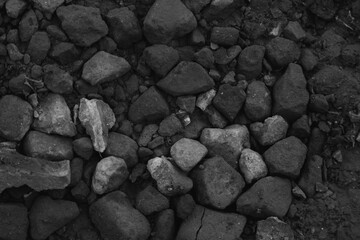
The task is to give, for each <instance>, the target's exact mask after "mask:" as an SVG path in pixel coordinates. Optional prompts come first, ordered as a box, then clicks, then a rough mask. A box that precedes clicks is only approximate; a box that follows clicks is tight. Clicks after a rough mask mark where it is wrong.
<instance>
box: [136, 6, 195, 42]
mask: <svg viewBox="0 0 360 240" xmlns="http://www.w3.org/2000/svg"><path fill="white" fill-rule="evenodd" d="M196 26H197V22H196V18H195V16H194V15H193V14H192V12H191V11H190V10H189V9H187V8H186V7H185V5H184V4H183V3H182V2H181V1H180V0H174V1H167V0H156V2H155V3H154V4H153V5H152V6H151V8H150V10H149V11H148V13H147V14H146V16H145V19H144V28H143V31H144V34H145V37H146V38H147V40H148V41H149V42H150V43H152V44H155V43H168V42H170V41H171V40H172V39H173V38H178V37H182V36H184V35H186V34H188V33H190V32H191V31H192V30H194V29H195V28H196Z"/></svg>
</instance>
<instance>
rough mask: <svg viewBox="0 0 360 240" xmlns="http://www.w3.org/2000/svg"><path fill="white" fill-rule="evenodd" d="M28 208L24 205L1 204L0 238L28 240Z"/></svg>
mask: <svg viewBox="0 0 360 240" xmlns="http://www.w3.org/2000/svg"><path fill="white" fill-rule="evenodd" d="M27 215H28V213H27V208H26V207H25V206H24V205H22V204H16V203H1V204H0V225H1V231H0V238H1V239H6V240H26V239H27V235H28V234H27V231H28V227H29V220H28V216H27Z"/></svg>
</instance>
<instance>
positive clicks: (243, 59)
mask: <svg viewBox="0 0 360 240" xmlns="http://www.w3.org/2000/svg"><path fill="white" fill-rule="evenodd" d="M264 55H265V47H263V46H259V45H252V46H249V47H246V48H245V49H244V50H243V51H242V52H241V53H240V54H239V59H238V69H239V72H240V73H241V74H243V75H244V76H245V77H246V78H247V79H249V80H251V79H254V78H256V77H258V76H259V75H260V74H261V72H262V62H263V59H264Z"/></svg>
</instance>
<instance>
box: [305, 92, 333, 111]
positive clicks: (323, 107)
mask: <svg viewBox="0 0 360 240" xmlns="http://www.w3.org/2000/svg"><path fill="white" fill-rule="evenodd" d="M309 110H310V111H312V112H317V113H327V112H328V111H329V103H328V101H327V100H326V97H325V96H324V95H322V94H311V95H310V99H309Z"/></svg>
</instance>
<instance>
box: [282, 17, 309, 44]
mask: <svg viewBox="0 0 360 240" xmlns="http://www.w3.org/2000/svg"><path fill="white" fill-rule="evenodd" d="M284 36H285V37H286V38H288V39H290V40H292V41H300V40H302V39H304V38H305V37H306V32H305V31H304V29H303V28H302V27H301V25H300V23H299V22H296V21H294V22H293V21H290V22H289V23H288V24H287V26H286V27H285V28H284Z"/></svg>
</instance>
